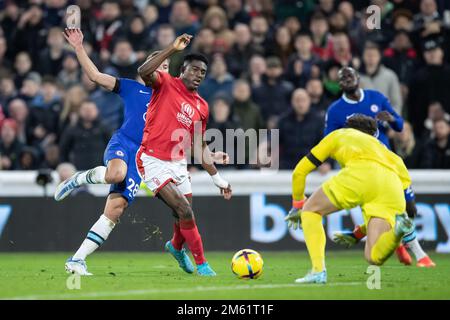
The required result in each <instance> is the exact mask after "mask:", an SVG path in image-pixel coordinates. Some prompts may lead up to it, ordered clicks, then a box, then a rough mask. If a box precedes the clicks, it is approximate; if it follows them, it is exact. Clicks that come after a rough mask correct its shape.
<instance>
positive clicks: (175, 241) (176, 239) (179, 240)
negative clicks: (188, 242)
mask: <svg viewBox="0 0 450 320" xmlns="http://www.w3.org/2000/svg"><path fill="white" fill-rule="evenodd" d="M184 241H185V239H184V237H183V235H182V234H181V230H180V224H179V223H178V221H177V222H175V223H174V224H173V237H172V245H173V247H174V248H175V249H177V250H181V248H183V243H184Z"/></svg>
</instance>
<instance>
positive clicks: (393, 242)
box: [370, 229, 402, 265]
mask: <svg viewBox="0 0 450 320" xmlns="http://www.w3.org/2000/svg"><path fill="white" fill-rule="evenodd" d="M401 239H402V237H397V236H396V235H395V233H394V229H391V230H389V231H386V232H384V233H383V234H381V235H380V237H379V238H378V240H377V242H376V243H375V245H374V246H373V247H372V251H371V252H370V259H371V260H372V262H373V263H375V264H376V265H382V264H383V263H384V262H385V261H386V260H387V259H388V258H389V257H390V256H391V254H392V253H394V251H395V249H397V247H398V245H399V244H400V241H401Z"/></svg>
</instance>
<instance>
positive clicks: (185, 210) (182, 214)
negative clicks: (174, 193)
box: [175, 201, 194, 220]
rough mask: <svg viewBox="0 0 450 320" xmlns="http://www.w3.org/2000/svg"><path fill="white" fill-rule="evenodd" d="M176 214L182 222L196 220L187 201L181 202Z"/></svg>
mask: <svg viewBox="0 0 450 320" xmlns="http://www.w3.org/2000/svg"><path fill="white" fill-rule="evenodd" d="M175 212H176V213H177V215H178V217H179V218H180V220H192V219H193V218H194V212H193V211H192V208H191V206H190V205H189V203H188V202H186V201H179V202H178V205H177V208H176V209H175Z"/></svg>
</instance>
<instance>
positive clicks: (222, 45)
mask: <svg viewBox="0 0 450 320" xmlns="http://www.w3.org/2000/svg"><path fill="white" fill-rule="evenodd" d="M203 26H204V27H206V28H209V29H211V30H212V31H213V32H214V39H215V47H216V50H217V51H218V52H222V53H225V52H228V51H229V50H230V49H231V46H232V45H233V42H234V38H235V36H234V34H233V32H232V31H231V30H230V29H229V28H228V20H227V15H226V13H225V11H224V10H223V9H222V8H221V7H219V6H212V7H209V8H208V10H206V12H205V15H204V16H203Z"/></svg>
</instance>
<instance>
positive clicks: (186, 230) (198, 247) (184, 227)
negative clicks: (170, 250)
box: [172, 220, 206, 264]
mask: <svg viewBox="0 0 450 320" xmlns="http://www.w3.org/2000/svg"><path fill="white" fill-rule="evenodd" d="M180 232H181V235H182V236H183V237H184V239H186V243H187V245H188V247H189V250H191V252H192V255H193V256H194V260H195V263H196V264H202V263H204V262H206V259H205V256H204V253H203V243H202V237H201V236H200V233H198V229H197V225H196V224H195V220H189V221H182V220H180ZM172 244H173V243H172ZM174 246H175V245H174ZM175 249H176V248H175Z"/></svg>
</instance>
